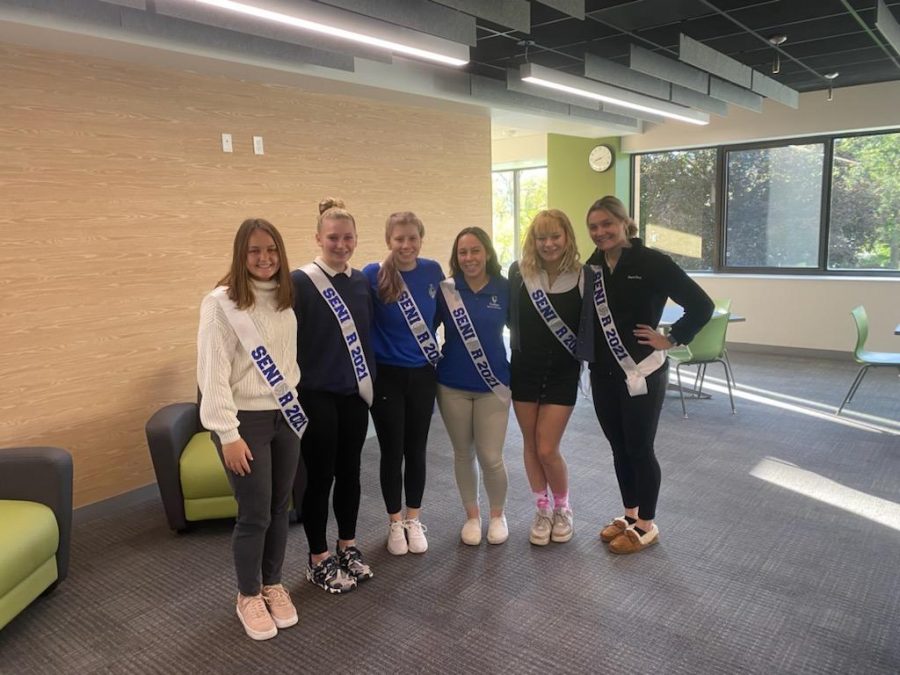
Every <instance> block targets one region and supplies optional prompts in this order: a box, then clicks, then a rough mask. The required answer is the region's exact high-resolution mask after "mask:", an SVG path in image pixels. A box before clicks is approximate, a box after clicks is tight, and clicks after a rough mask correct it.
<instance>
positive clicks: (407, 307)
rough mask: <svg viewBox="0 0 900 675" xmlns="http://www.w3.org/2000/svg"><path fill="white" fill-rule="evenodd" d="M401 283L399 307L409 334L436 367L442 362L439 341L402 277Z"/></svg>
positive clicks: (429, 361)
mask: <svg viewBox="0 0 900 675" xmlns="http://www.w3.org/2000/svg"><path fill="white" fill-rule="evenodd" d="M400 283H402V284H403V290H402V291H401V292H400V297H398V298H397V306H398V307H399V308H400V313H401V314H402V315H403V318H404V319H405V320H406V325H407V326H408V327H409V332H410V333H412V336H413V338H415V341H416V344H417V345H419V349H421V350H422V354H423V355H424V356H425V359H426V360H427V361H428V363H430V364H431V365H433V366H436V365H437V362H438V361H440V360H441V352H440V350H439V349H438V345H437V340H435V338H434V335H432V334H431V331H430V330H428V324H426V323H425V319H424V318H422V312H421V311H419V306H418V305H417V304H416V300H415V298H413V294H412V293H411V292H410V290H409V286H407V285H406V281H405V280H404V279H403V277H402V276H401V277H400Z"/></svg>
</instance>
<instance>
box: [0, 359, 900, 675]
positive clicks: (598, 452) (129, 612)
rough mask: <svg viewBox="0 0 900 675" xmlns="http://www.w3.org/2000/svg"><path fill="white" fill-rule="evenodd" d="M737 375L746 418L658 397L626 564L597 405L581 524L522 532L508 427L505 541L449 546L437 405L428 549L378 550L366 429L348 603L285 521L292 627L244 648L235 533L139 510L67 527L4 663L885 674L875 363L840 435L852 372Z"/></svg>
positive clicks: (897, 629)
mask: <svg viewBox="0 0 900 675" xmlns="http://www.w3.org/2000/svg"><path fill="white" fill-rule="evenodd" d="M732 363H733V365H734V370H735V374H736V377H737V380H738V382H739V384H740V385H741V387H742V388H741V389H739V393H740V394H741V395H748V396H751V397H752V398H742V397H739V398H738V399H737V401H736V403H737V407H738V414H737V415H736V416H732V415H731V413H730V409H729V407H728V401H727V396H724V395H722V394H720V393H718V392H715V393H714V396H713V398H712V399H711V400H708V401H689V402H688V405H689V407H688V413H689V415H690V417H689V418H688V419H683V418H682V415H681V407H680V404H679V402H678V398H677V395H670V396H669V397H668V398H667V401H666V404H665V407H664V409H663V416H662V419H661V422H660V431H659V437H658V442H657V454H658V456H659V458H660V462H661V464H662V469H663V487H662V494H661V498H660V505H659V511H658V521H657V522H658V523H659V526H660V531H661V543H660V545H658V546H655V547H652V548H651V549H648V550H647V551H645V552H642V553H640V554H638V555H635V556H625V557H617V556H614V555H612V554H610V553H608V551H607V550H606V549H605V547H604V546H603V545H602V544H601V543H600V542H599V540H598V539H597V531H598V529H599V527H600V526H601V525H602V524H604V523H605V522H606V521H607V520H608V519H609V518H610V517H611V516H614V515H618V514H619V513H620V510H621V505H620V501H619V497H618V492H617V488H616V483H615V478H614V476H613V472H612V462H611V458H610V455H609V449H608V446H607V445H606V443H605V441H604V439H603V438H602V435H601V434H600V431H599V427H598V425H597V422H596V420H595V418H594V414H593V410H592V408H591V406H590V403H589V402H587V401H580V402H579V405H578V406H577V407H576V410H575V413H574V415H573V418H572V421H571V423H570V426H569V428H568V430H567V432H566V435H565V437H564V441H563V444H564V452H565V455H566V457H567V458H568V461H569V467H570V473H571V484H572V487H571V495H572V503H573V507H574V509H575V519H576V535H575V537H574V539H573V540H572V541H571V542H569V543H567V544H559V545H554V544H551V545H550V546H548V547H544V548H538V547H534V546H531V545H530V544H529V543H528V539H527V530H528V527H529V524H530V520H531V515H532V506H531V503H530V499H529V497H530V494H529V490H528V487H527V483H526V480H525V476H524V471H523V468H522V461H521V457H520V447H521V438H520V435H519V432H518V428H517V427H516V425H515V421H514V418H512V417H511V419H510V430H509V434H508V437H507V444H506V461H507V466H508V470H509V476H510V494H509V506H508V516H509V524H510V530H511V536H510V540H509V541H508V542H507V543H506V544H504V545H501V546H488V545H487V544H482V545H481V546H480V547H477V548H473V547H468V546H465V545H463V544H462V543H460V541H459V528H460V526H461V525H462V523H463V520H464V517H463V514H462V512H461V508H460V506H459V498H458V494H457V492H456V487H455V483H454V479H453V471H452V451H451V449H450V445H449V442H448V440H447V435H446V432H445V430H444V428H443V426H442V424H441V421H440V417H439V416H435V421H434V425H433V427H432V435H431V440H430V444H429V452H430V459H429V478H428V487H427V490H426V503H425V507H426V510H425V513H424V515H423V522H425V523H426V524H427V526H428V538H429V543H430V548H429V550H428V552H427V553H426V554H425V555H421V556H414V555H407V556H405V557H392V556H390V555H389V554H388V553H387V551H386V550H385V548H384V535H385V522H384V521H385V516H384V513H383V503H382V501H381V495H380V490H379V486H378V471H377V464H378V445H377V441H376V440H375V439H370V440H369V441H368V442H367V443H366V446H365V449H364V453H363V495H362V509H361V513H360V518H359V528H358V536H359V540H360V543H361V546H362V548H363V550H364V552H365V553H366V554H367V558H368V561H369V562H370V563H371V565H372V567H373V569H374V570H375V575H376V576H375V578H374V579H372V580H371V581H369V582H367V583H366V584H365V585H363V586H361V587H360V588H359V589H358V590H357V591H356V592H354V593H351V594H349V595H345V596H330V595H328V594H326V593H324V592H323V591H321V590H319V589H317V588H315V587H314V586H312V585H311V584H309V583H308V582H306V581H305V580H304V577H303V565H304V561H305V555H306V545H305V539H304V536H303V531H302V528H301V527H299V526H293V527H292V528H291V532H290V542H289V549H288V555H287V563H286V579H285V582H286V584H287V585H288V587H289V588H290V589H291V590H292V593H293V597H294V600H295V602H296V603H297V606H298V608H299V611H300V622H299V624H298V625H297V626H296V627H294V628H291V629H288V630H284V631H281V632H280V633H279V635H278V636H277V637H276V638H275V639H273V640H270V641H268V642H263V643H255V642H252V641H251V640H249V639H247V638H246V637H245V636H244V635H243V633H242V631H241V628H240V625H239V623H238V620H237V618H236V617H235V616H234V604H233V596H234V590H233V589H234V581H233V570H232V566H231V560H230V550H229V537H230V531H231V526H230V524H229V523H227V522H221V523H208V524H203V525H202V526H199V527H196V528H194V529H193V530H192V531H191V532H189V533H187V534H184V535H175V534H173V533H171V532H170V531H169V530H168V529H167V528H166V525H165V521H164V518H163V514H162V508H161V505H160V503H159V502H158V500H157V499H155V498H146V499H143V500H142V501H138V502H137V503H133V504H130V505H127V506H124V507H121V508H119V509H117V510H116V511H115V512H113V513H107V514H105V515H101V516H97V517H93V518H91V519H87V520H85V519H81V520H80V521H79V522H78V523H77V525H76V529H75V533H74V538H73V551H72V568H71V573H70V576H69V578H68V579H67V580H66V581H65V582H64V583H63V584H61V585H60V586H59V588H57V589H56V591H54V592H53V593H52V594H49V595H47V596H45V597H43V598H41V599H40V600H39V601H37V602H36V603H34V604H33V605H32V606H31V607H30V608H29V609H27V610H26V611H25V612H24V613H23V614H21V615H20V616H19V617H17V618H16V619H15V620H14V621H13V622H12V623H11V624H9V625H8V626H7V627H6V628H5V629H4V630H3V631H2V632H0V672H2V673H3V674H4V675H6V674H10V675H30V674H38V673H40V674H43V673H192V674H200V673H306V672H309V673H313V672H315V673H330V672H335V673H337V672H342V673H344V672H360V673H384V672H392V673H393V672H396V673H417V674H424V673H448V672H450V673H469V672H472V673H476V672H477V673H513V672H515V673H522V672H563V673H685V674H688V673H866V674H869V673H897V672H898V671H900V573H898V570H900V515H898V514H900V435H898V434H900V378H898V377H897V374H896V372H895V371H893V370H888V369H884V370H881V371H877V372H872V373H871V374H870V375H869V376H868V377H867V379H866V381H865V382H864V383H863V385H862V387H861V389H860V391H859V393H858V394H857V397H856V399H855V400H854V402H853V404H852V405H851V411H850V412H849V413H848V414H847V416H846V417H847V420H850V421H851V422H852V421H853V420H859V421H860V422H861V424H859V425H852V424H845V423H841V422H838V421H835V420H834V418H832V417H830V416H829V415H828V414H826V415H824V416H820V412H819V411H828V410H829V406H830V410H831V411H833V410H834V407H835V406H837V405H838V404H839V403H840V400H841V398H842V397H843V395H844V393H845V392H846V388H847V387H848V386H849V384H850V381H851V380H852V378H853V375H854V373H855V368H854V366H853V364H852V363H851V362H849V360H848V362H847V363H843V362H835V361H825V360H812V359H801V358H796V357H790V358H789V357H772V356H760V355H754V354H749V353H741V354H733V355H732ZM713 368H714V367H711V369H710V371H709V374H710V376H714V377H717V378H719V379H720V378H721V373H720V372H719V373H717V372H716V371H714V370H713ZM713 384H714V385H715V382H713ZM785 403H788V404H790V405H791V406H797V407H796V409H794V408H785V407H783V404H785ZM134 451H135V453H142V452H146V449H145V448H135V449H134ZM333 536H334V535H332V538H333Z"/></svg>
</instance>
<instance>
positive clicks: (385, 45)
mask: <svg viewBox="0 0 900 675" xmlns="http://www.w3.org/2000/svg"><path fill="white" fill-rule="evenodd" d="M195 2H198V3H200V4H203V5H211V6H212V7H218V8H220V9H226V10H228V11H231V12H236V13H238V14H244V15H246V16H252V17H254V18H257V19H265V20H266V21H273V22H275V23H280V24H284V25H286V26H292V27H293V28H299V29H301V30H308V31H312V32H314V33H321V34H322V35H327V36H329V37H334V38H340V39H342V40H349V41H351V42H358V43H360V44H364V45H368V46H370V47H377V48H379V49H385V50H387V51H390V52H393V53H395V54H402V55H404V56H411V57H414V58H417V59H424V60H426V61H433V62H435V63H441V64H444V65H448V66H464V65H465V64H467V63H468V62H469V58H468V47H466V46H465V45H461V44H457V43H455V42H451V41H450V40H444V39H442V38H437V37H434V36H430V35H425V34H421V35H422V38H423V39H427V40H428V41H430V42H432V43H438V44H440V45H441V48H442V51H440V52H439V51H433V50H431V49H424V48H420V47H416V46H413V45H409V44H403V43H400V42H396V41H394V40H392V39H388V38H386V37H378V36H377V35H375V34H374V33H378V32H383V31H378V30H376V29H372V30H371V31H368V30H366V31H365V32H360V31H357V30H349V29H347V28H339V27H338V26H336V25H331V24H328V23H324V22H323V21H321V20H313V19H304V18H301V17H299V16H294V15H293V14H285V13H284V12H279V11H275V10H273V9H266V8H264V7H259V6H255V5H248V4H246V3H243V2H234V1H233V0H195ZM294 11H295V12H297V13H303V12H304V10H303V8H295V9H294ZM316 18H317V19H318V18H319V17H316ZM373 25H374V24H373ZM364 30H365V29H364ZM402 30H403V29H402V28H399V27H398V28H397V29H396V31H402ZM396 31H394V32H396Z"/></svg>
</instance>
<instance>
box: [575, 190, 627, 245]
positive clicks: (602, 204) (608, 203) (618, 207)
mask: <svg viewBox="0 0 900 675" xmlns="http://www.w3.org/2000/svg"><path fill="white" fill-rule="evenodd" d="M600 209H603V210H604V211H608V212H609V213H610V215H612V216H613V217H614V218H617V219H619V220H621V221H623V222H624V223H625V236H626V237H628V238H629V239H631V238H632V237H636V236H637V235H638V226H637V223H635V222H634V220H632V218H631V216H629V215H628V209H626V208H625V204H623V203H622V200H621V199H619V198H618V197H614V196H613V195H606V196H605V197H601V198H600V199H598V200H597V201H595V202H594V203H593V204H591V208H589V209H588V212H587V215H586V216H585V217H584V219H585V222H587V219H588V218H590V217H591V214H592V213H593V212H594V211H599V210H600Z"/></svg>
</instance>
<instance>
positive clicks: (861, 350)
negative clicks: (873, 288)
mask: <svg viewBox="0 0 900 675" xmlns="http://www.w3.org/2000/svg"><path fill="white" fill-rule="evenodd" d="M850 315H851V316H852V317H853V322H854V323H855V324H856V349H854V350H853V358H854V360H855V361H856V362H857V363H858V364H860V366H861V367H860V369H859V372H857V373H856V377H855V378H854V380H853V383H852V384H851V385H850V389H849V390H848V391H847V395H846V396H845V397H844V400H843V402H842V403H841V407H840V408H838V411H837V414H838V415H840V414H841V411H843V409H844V406H846V405H847V404H848V403H850V401H852V400H853V395H854V394H855V393H856V390H857V389H859V385H860V384H862V381H863V378H864V377H865V376H866V373H867V372H869V368H880V367H883V366H894V367H895V368H897V369H898V370H900V353H896V352H870V351H868V350H867V349H866V340H868V339H869V315H868V314H866V308H865V307H863V306H862V305H860V306H859V307H854V308H853V309H852V310H850Z"/></svg>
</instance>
